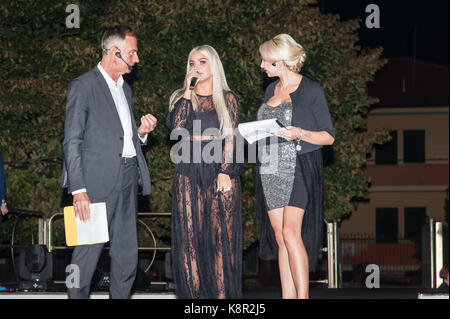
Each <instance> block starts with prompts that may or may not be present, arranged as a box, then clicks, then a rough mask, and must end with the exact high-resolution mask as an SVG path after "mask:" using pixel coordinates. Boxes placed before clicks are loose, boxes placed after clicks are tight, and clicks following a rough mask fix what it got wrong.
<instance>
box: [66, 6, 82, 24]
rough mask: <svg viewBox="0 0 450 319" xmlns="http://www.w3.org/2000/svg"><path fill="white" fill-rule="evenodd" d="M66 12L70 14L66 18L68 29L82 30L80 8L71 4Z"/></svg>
mask: <svg viewBox="0 0 450 319" xmlns="http://www.w3.org/2000/svg"><path fill="white" fill-rule="evenodd" d="M66 12H67V13H70V14H69V15H68V16H67V18H66V27H67V28H68V29H73V28H77V29H79V28H80V8H79V7H78V5H76V4H69V5H68V6H67V7H66Z"/></svg>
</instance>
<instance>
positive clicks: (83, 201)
mask: <svg viewBox="0 0 450 319" xmlns="http://www.w3.org/2000/svg"><path fill="white" fill-rule="evenodd" d="M90 203H91V201H90V200H89V196H88V195H87V193H86V192H83V193H79V194H75V195H73V209H74V210H75V216H79V217H80V220H81V221H82V222H87V221H88V220H89V219H91V209H90V208H89V204H90Z"/></svg>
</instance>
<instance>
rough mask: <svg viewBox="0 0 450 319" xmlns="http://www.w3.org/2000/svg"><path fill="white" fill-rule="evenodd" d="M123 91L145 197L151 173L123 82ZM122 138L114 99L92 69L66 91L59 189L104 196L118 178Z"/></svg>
mask: <svg viewBox="0 0 450 319" xmlns="http://www.w3.org/2000/svg"><path fill="white" fill-rule="evenodd" d="M123 90H124V92H125V96H126V98H127V102H128V106H129V107H130V115H131V122H132V128H133V143H134V147H135V149H136V155H137V161H138V167H139V184H140V186H141V187H142V194H143V195H148V194H150V191H151V184H150V173H149V170H148V168H147V164H146V161H145V157H144V155H143V153H142V150H141V141H140V139H139V137H138V135H137V126H136V121H135V119H134V115H133V104H132V98H131V97H132V90H131V87H130V86H129V85H128V84H127V83H125V82H124V84H123ZM123 136H124V133H123V129H122V124H121V122H120V118H119V114H118V113H117V110H116V106H115V104H114V100H113V98H112V95H111V93H110V91H109V88H108V85H107V83H106V81H105V79H104V78H103V75H102V74H101V73H100V71H99V69H98V68H97V67H95V68H94V69H92V70H90V71H89V72H86V73H85V74H83V75H81V76H80V77H78V78H76V79H75V80H73V81H72V82H71V83H70V85H69V89H68V91H67V104H66V118H65V123H64V141H63V150H64V165H63V171H62V176H61V187H63V188H68V192H69V193H71V192H73V191H75V190H78V189H81V188H86V189H87V192H88V195H89V196H90V197H93V198H104V197H106V196H107V195H108V194H109V193H110V192H111V190H112V189H113V187H114V185H115V183H116V182H117V178H118V176H119V166H120V158H121V157H122V149H123V143H124V142H123Z"/></svg>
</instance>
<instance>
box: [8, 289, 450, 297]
mask: <svg viewBox="0 0 450 319" xmlns="http://www.w3.org/2000/svg"><path fill="white" fill-rule="evenodd" d="M108 298H109V295H108V292H106V291H102V292H92V293H91V299H108ZM131 298H132V299H176V296H175V293H174V292H161V291H155V292H136V293H134V294H133V295H132V296H131ZM280 298H281V291H280V290H279V288H278V287H265V288H264V289H257V290H244V292H243V299H253V300H261V299H280ZM310 298H311V299H416V300H417V299H449V295H448V293H446V294H445V293H444V292H442V291H437V290H431V289H420V288H385V289H383V288H380V289H364V288H361V289H356V288H345V289H328V288H311V289H310ZM1 299H10V300H11V299H67V294H66V292H64V291H52V292H19V291H3V292H0V300H1Z"/></svg>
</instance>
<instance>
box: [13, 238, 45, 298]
mask: <svg viewBox="0 0 450 319" xmlns="http://www.w3.org/2000/svg"><path fill="white" fill-rule="evenodd" d="M19 276H20V279H21V280H20V283H19V289H21V290H46V289H47V284H48V282H49V281H50V280H51V279H52V278H53V256H52V254H51V253H49V252H48V250H47V247H46V246H45V245H30V246H28V248H27V249H26V250H25V251H23V252H21V253H20V256H19Z"/></svg>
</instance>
